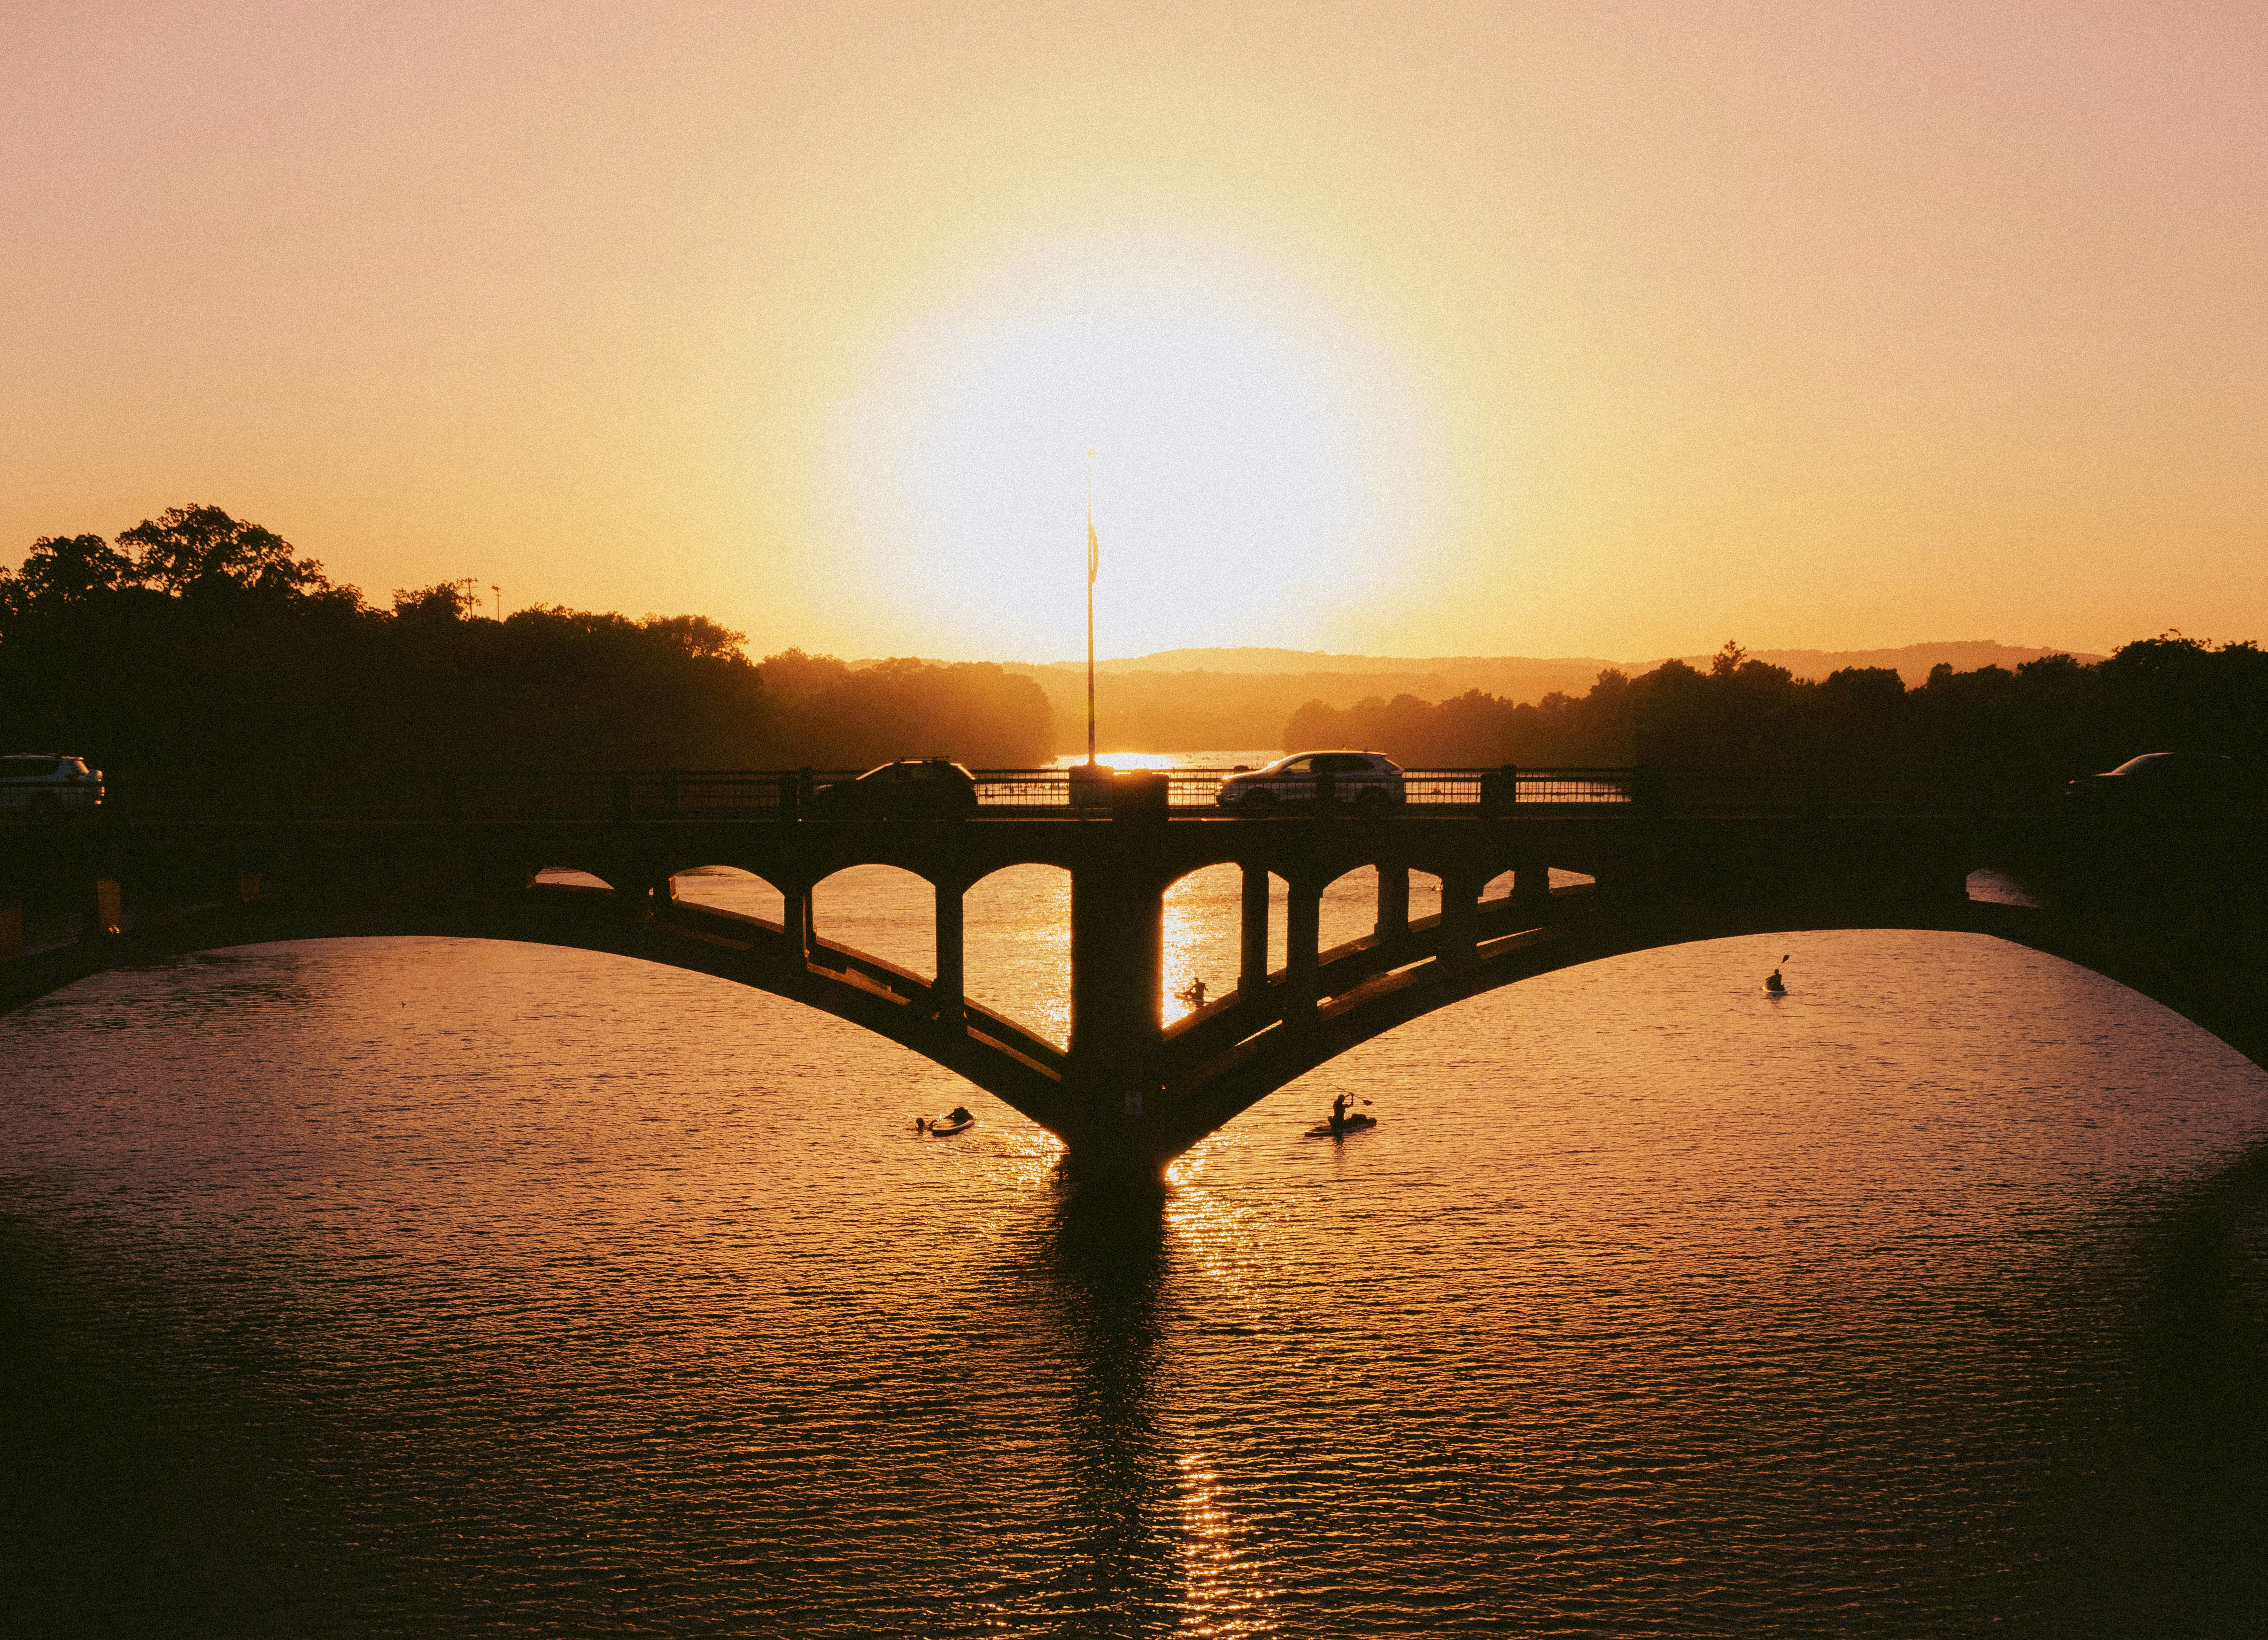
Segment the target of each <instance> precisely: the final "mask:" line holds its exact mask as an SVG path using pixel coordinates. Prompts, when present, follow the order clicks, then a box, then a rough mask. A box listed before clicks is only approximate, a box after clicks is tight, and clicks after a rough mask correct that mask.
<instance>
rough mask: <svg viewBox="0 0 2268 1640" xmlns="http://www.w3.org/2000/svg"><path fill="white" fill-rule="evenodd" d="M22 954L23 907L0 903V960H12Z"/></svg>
mask: <svg viewBox="0 0 2268 1640" xmlns="http://www.w3.org/2000/svg"><path fill="white" fill-rule="evenodd" d="M23 954H24V908H23V907H21V906H13V905H0V962H13V961H15V960H16V959H17V958H18V957H20V956H22V955H23Z"/></svg>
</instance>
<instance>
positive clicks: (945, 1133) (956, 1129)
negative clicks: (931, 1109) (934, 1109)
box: [917, 1110, 976, 1139]
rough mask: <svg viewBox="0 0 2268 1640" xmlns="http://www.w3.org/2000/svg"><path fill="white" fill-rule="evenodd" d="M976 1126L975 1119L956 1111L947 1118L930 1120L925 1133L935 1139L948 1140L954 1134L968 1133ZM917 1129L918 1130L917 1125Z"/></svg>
mask: <svg viewBox="0 0 2268 1640" xmlns="http://www.w3.org/2000/svg"><path fill="white" fill-rule="evenodd" d="M975 1126H976V1117H974V1116H972V1115H970V1114H968V1112H967V1111H965V1110H956V1111H954V1113H953V1114H951V1115H949V1116H935V1117H932V1118H931V1119H930V1122H929V1124H928V1126H927V1128H926V1129H925V1131H927V1132H928V1133H929V1134H931V1135H932V1136H934V1137H936V1138H939V1139H949V1138H951V1137H952V1136H954V1134H956V1133H966V1132H968V1130H969V1129H971V1128H973V1127H975ZM917 1130H918V1124H917Z"/></svg>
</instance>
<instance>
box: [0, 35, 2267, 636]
mask: <svg viewBox="0 0 2268 1640" xmlns="http://www.w3.org/2000/svg"><path fill="white" fill-rule="evenodd" d="M6 36H7V42H6V46H5V48H4V49H0V88H4V92H5V97H6V111H5V113H4V114H0V119H4V120H5V121H6V143H5V159H4V167H0V290H4V291H5V295H4V298H0V471H4V474H5V483H4V486H0V562H6V563H13V562H14V561H15V559H16V558H18V557H19V556H20V555H21V554H22V552H23V551H24V550H25V548H27V547H28V546H29V545H30V543H31V541H32V540H33V538H34V537H35V536H38V535H41V534H51V533H77V532H80V531H87V530H92V531H98V532H99V533H104V534H112V533H115V532H116V531H118V530H119V529H122V528H123V527H125V526H129V525H131V524H133V523H135V522H136V520H138V519H140V518H144V517H146V516H148V515H150V514H152V513H154V512H157V511H159V510H161V509H163V508H165V507H166V506H168V505H173V504H183V503H188V502H192V501H202V502H210V503H213V504H217V505H220V506H223V507H225V508H227V509H228V510H229V511H232V512H234V513H236V514H237V515H238V516H239V517H245V518H254V519H256V520H258V521H259V522H261V523H262V524H265V525H267V526H269V527H271V528H274V529H276V530H278V531H280V532H282V533H284V535H286V536H287V537H289V538H290V539H291V541H293V542H294V543H296V544H297V545H298V547H299V548H301V550H302V551H304V552H306V553H310V554H312V555H315V556H317V557H320V559H322V560H323V561H324V563H326V565H327V566H328V568H329V569H330V570H331V571H332V572H333V573H334V574H335V575H336V576H338V577H342V578H343V579H347V580H350V581H352V582H355V583H356V584H357V585H361V586H362V587H363V588H364V589H365V592H368V593H370V594H371V595H372V596H373V597H374V598H377V599H380V600H383V599H384V598H385V597H386V596H387V593H388V592H390V591H391V589H393V588H394V587H396V586H402V585H423V584H426V583H431V582H433V581H436V580H440V579H445V578H449V577H457V576H465V575H469V576H474V577H478V579H479V581H480V582H481V583H482V585H483V586H485V585H487V584H489V583H490V582H496V583H500V584H501V585H503V586H504V597H505V601H506V604H507V606H508V607H509V606H514V605H520V604H527V603H546V604H550V603H564V604H570V605H575V606H578V607H598V608H619V609H622V610H624V611H626V612H629V613H630V614H643V613H646V612H650V611H659V612H675V611H679V610H697V611H701V612H703V613H707V614H713V615H715V616H717V617H718V618H720V619H722V620H724V621H727V622H728V623H729V624H731V625H733V626H735V627H740V628H744V629H746V630H747V632H748V634H749V636H750V644H751V647H752V648H753V649H755V651H756V652H758V653H762V652H764V651H768V650H771V649H776V648H780V647H784V646H786V645H789V644H799V645H802V646H804V647H806V648H809V649H814V650H825V651H834V652H836V653H842V654H845V655H880V654H890V653H917V654H924V655H933V656H949V657H960V658H1022V659H1051V658H1066V657H1071V656H1073V655H1076V654H1077V653H1079V650H1080V646H1081V643H1082V636H1081V630H1082V629H1081V624H1080V621H1081V616H1080V607H1081V597H1082V593H1083V570H1084V563H1085V553H1086V534H1085V516H1084V513H1085V505H1086V502H1085V496H1086V482H1087V470H1086V469H1087V463H1086V451H1087V450H1088V449H1089V448H1090V447H1094V448H1097V449H1098V450H1099V451H1100V452H1101V454H1100V457H1099V459H1098V460H1097V461H1096V462H1095V475H1094V482H1095V514H1096V521H1097V526H1098V528H1099V530H1100V532H1101V539H1102V546H1103V563H1104V574H1103V578H1102V582H1101V587H1100V589H1099V592H1100V598H1101V647H1102V649H1103V651H1104V652H1105V653H1106V654H1132V653H1138V652H1142V651H1149V650H1153V649H1159V648H1163V647H1167V646H1169V645H1175V644H1184V643H1188V644H1203V643H1227V644H1238V643H1251V644H1280V645H1286V646H1291V647H1295V648H1304V649H1320V648H1328V649H1332V650H1338V651H1366V652H1370V653H1379V654H1416V655H1425V654H1447V653H1466V654H1476V653H1489V654H1504V653H1519V654H1536V655H1550V654H1594V655H1608V656H1616V657H1624V658H1644V657H1648V656H1653V655H1659V654H1667V653H1673V652H1683V651H1699V650H1705V649H1709V648H1712V647H1714V646H1715V645H1716V644H1717V643H1721V642H1722V641H1723V640H1724V639H1725V638H1726V637H1727V636H1739V637H1740V638H1741V639H1742V641H1743V642H1745V643H1749V644H1750V645H1751V646H1754V647H1767V646H1771V647H1778V646H1808V647H1820V648H1842V647H1858V646H1874V645H1884V644H1894V643H1907V642H1914V641H1919V640H1924V639H1937V638H1968V637H1988V636H1989V637H1996V638H1999V639H2002V640H2004V641H2007V642H2010V643H2051V644H2059V645H2067V646H2072V647H2076V648H2081V649H2092V650H2098V651H2100V650H2106V649H2108V648H2110V647H2111V646H2112V645H2115V644H2117V643H2120V642H2123V641H2124V640H2127V639H2130V638H2132V637H2136V636H2144V635H2147V634H2152V633H2155V632H2157V631H2159V630H2161V629H2164V628H2168V627H2179V628H2181V629H2183V630H2185V631H2187V632H2189V633H2191V634H2192V635H2195V636H2213V637H2220V638H2231V637H2251V636H2258V637H2268V551H2264V548H2268V541H2264V525H2268V460H2264V457H2268V392H2264V382H2268V209H2264V208H2268V197H2264V195H2268V185H2264V180H2263V179H2264V176H2268V163H2264V162H2268V115H2264V112H2263V107H2264V103H2263V93H2262V89H2261V88H2262V86H2263V85H2264V83H2268V6H2263V5H2262V4H2258V0H2245V3H2243V4H2217V3H2215V0H2183V4H2163V5H2159V4H2140V3H2139V0H2123V3H2121V4H2086V3H2085V0H2078V3H2073V4H1992V3H1990V0H1962V3H1960V4H1931V3H1930V0H1896V3H1894V4H1792V3H1791V4H1781V3H1778V0H1757V3H1756V4H1703V3H1696V4H1609V3H1605V0H1586V3H1582V4H1573V3H1570V4H1517V3H1512V4H1495V5H1464V4H1394V5H1383V4H1381V5H1334V4H1317V3H1315V0H1303V3H1302V4H1280V5H1276V4H1270V5H1235V4H1207V5H1175V4H1156V3H1154V0H1149V3H1145V4H1116V5H1109V6H1105V5H1101V4H1022V5H1008V4H957V5H954V4H935V3H933V0H932V3H931V4H804V5H789V4H734V5H716V6H696V5H667V4H637V5H608V6H600V5H591V4H575V3H574V0H541V4H534V3H529V4H487V5H481V4H462V3H455V4H372V5H338V4H301V5H277V4H233V5H223V4H194V5H189V4H182V5H167V4H121V5H111V6H84V5H74V4H63V3H56V4H11V5H10V6H9V7H8V8H7V11H6Z"/></svg>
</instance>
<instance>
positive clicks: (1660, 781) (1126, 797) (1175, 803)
mask: <svg viewBox="0 0 2268 1640" xmlns="http://www.w3.org/2000/svg"><path fill="white" fill-rule="evenodd" d="M858 772H859V771H858V770H855V769H648V770H638V771H633V772H619V773H615V772H572V771H526V772H521V771H512V770H501V769H499V770H472V771H454V772H446V773H432V774H419V773H411V774H399V775H385V776H353V777H333V776H320V777H315V776H284V775H281V774H277V775H269V776H258V777H254V778H253V779H250V780H247V779H244V778H242V777H240V776H239V777H235V778H225V777H212V778H207V779H196V778H187V777H183V778H168V779H164V780H149V781H139V780H114V781H113V782H111V783H110V784H109V785H108V787H107V790H106V792H105V798H104V803H103V805H102V807H101V808H100V809H99V810H98V811H93V812H92V813H87V814H85V815H84V816H79V815H74V816H70V817H65V819H66V823H69V822H70V821H72V820H80V819H84V820H95V821H99V820H101V819H102V818H104V817H109V818H115V819H119V820H184V821H188V820H233V821H240V822H259V823H280V822H287V821H304V822H325V821H329V822H343V821H369V822H387V821H396V822H405V823H407V822H418V823H431V822H433V821H436V820H440V821H448V822H462V823H467V824H482V823H489V824H495V823H505V822H517V821H532V820H540V821H556V822H600V821H613V820H673V819H676V820H749V821H770V820H797V819H801V818H807V817H809V816H810V814H811V809H812V794H813V792H814V791H815V790H816V789H817V788H818V787H820V786H822V785H825V784H827V783H829V782H832V781H840V780H850V779H853V778H855V777H856V776H857V775H858ZM971 772H972V773H973V774H974V776H975V777H976V798H977V808H976V816H977V817H979V818H985V817H992V818H998V819H1004V820H1005V819H1013V818H1015V817H1017V816H1020V815H1031V816H1035V817H1036V816H1040V815H1050V816H1055V817H1058V818H1060V817H1064V816H1069V815H1102V814H1108V813H1148V814H1151V815H1153V816H1154V815H1156V814H1158V813H1160V812H1162V813H1167V814H1175V815H1184V816H1195V815H1200V814H1218V813H1222V811H1221V809H1220V808H1219V804H1218V801H1217V799H1218V797H1219V791H1220V783H1221V781H1222V779H1223V778H1224V777H1225V776H1227V775H1229V774H1231V773H1233V772H1237V771H1233V770H1230V769H1197V768H1189V769H1164V770H1155V771H1150V770H1130V771H1127V772H1126V773H1125V774H1124V775H1122V776H1116V777H1115V778H1105V779H1102V780H1100V781H1097V780H1095V779H1094V778H1093V777H1091V776H1085V775H1084V772H1083V771H1081V770H1076V769H1064V768H1053V769H976V770H973V771H971ZM1161 783H1162V785H1163V788H1164V801H1163V803H1162V804H1161V803H1160V801H1159V787H1160V784H1161ZM1361 790H1362V788H1361V787H1360V786H1359V785H1357V786H1354V787H1353V788H1351V789H1350V788H1348V787H1346V786H1335V785H1334V784H1333V783H1332V782H1331V780H1330V777H1329V776H1321V777H1317V776H1308V777H1307V779H1306V780H1305V781H1304V782H1292V781H1284V782H1278V783H1277V791H1278V808H1279V809H1280V810H1281V811H1283V812H1285V813H1294V814H1297V813H1314V812H1316V811H1317V810H1318V809H1319V808H1320V807H1321V806H1322V805H1323V804H1326V803H1327V804H1328V805H1329V808H1330V810H1331V811H1333V812H1337V811H1340V810H1344V809H1345V808H1346V807H1348V806H1350V798H1357V797H1359V795H1360V793H1361ZM2050 795H2051V794H2049V793H2047V792H2043V791H2029V790H2024V789H2022V788H2020V787H2017V786H2015V785H2014V784H2013V783H2007V782H2000V781H1994V780H1991V779H1979V778H1977V777H1976V776H1969V775H1959V776H1956V775H1952V774H1948V773H1938V774H1929V773H1920V774H1911V773H1910V774H1901V775H1895V776H1884V775H1874V774H1864V773H1839V772H1831V771H1827V772H1823V771H1803V772H1796V771H1786V770H1773V769H1667V768H1657V769H1532V768H1519V769H1514V768H1502V769H1408V770H1405V771H1404V772H1403V803H1402V805H1400V811H1399V812H1403V813H1412V814H1440V815H1451V814H1484V813H1502V812H1505V811H1507V810H1529V809H1539V808H1550V809H1559V810H1562V811H1565V810H1567V809H1571V808H1576V807H1584V808H1593V807H1599V806H1616V807H1623V808H1636V809H1638V810H1642V811H1646V812H1653V813H1673V814H1686V815H1694V816H1705V815H1744V814H1745V815H1800V814H1836V815H1897V814H1931V815H1942V814H1946V813H1980V812H2007V811H2021V810H2029V809H2036V808H2037V807H2039V806H2040V805H2041V804H2042V802H2043V800H2044V799H2045V798H2047V797H2048V796H2050Z"/></svg>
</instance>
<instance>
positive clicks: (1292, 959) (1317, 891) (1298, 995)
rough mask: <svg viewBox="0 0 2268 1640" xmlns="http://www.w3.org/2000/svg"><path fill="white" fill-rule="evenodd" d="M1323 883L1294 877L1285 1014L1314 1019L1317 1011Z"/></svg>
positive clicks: (1287, 937)
mask: <svg viewBox="0 0 2268 1640" xmlns="http://www.w3.org/2000/svg"><path fill="white" fill-rule="evenodd" d="M1322 913H1323V885H1322V884H1321V883H1312V882H1307V881H1303V880H1301V879H1297V878H1295V879H1292V894H1291V898H1290V902H1289V903H1288V904H1287V905H1286V906H1285V919H1284V942H1285V975H1284V989H1285V997H1284V1017H1285V1019H1287V1020H1296V1019H1311V1018H1313V1017H1314V1011H1315V1000H1316V992H1317V983H1316V978H1315V960H1316V958H1317V957H1319V956H1321V955H1322V922H1323V916H1322Z"/></svg>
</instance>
